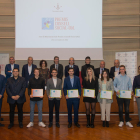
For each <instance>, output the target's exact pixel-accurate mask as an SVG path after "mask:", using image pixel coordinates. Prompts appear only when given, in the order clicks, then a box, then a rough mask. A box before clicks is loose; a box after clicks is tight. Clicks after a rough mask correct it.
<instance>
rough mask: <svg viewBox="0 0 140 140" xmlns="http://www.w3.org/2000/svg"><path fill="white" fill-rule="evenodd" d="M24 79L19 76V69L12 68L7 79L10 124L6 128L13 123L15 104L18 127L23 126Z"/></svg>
mask: <svg viewBox="0 0 140 140" xmlns="http://www.w3.org/2000/svg"><path fill="white" fill-rule="evenodd" d="M25 89H26V81H25V78H23V77H20V76H19V69H17V68H14V69H13V77H11V78H9V79H8V80H7V85H6V92H7V95H8V98H7V102H8V103H9V106H10V124H9V126H8V129H10V128H11V127H13V125H14V111H15V106H16V105H17V108H18V121H19V127H20V128H23V124H22V121H23V104H24V102H26V98H25Z"/></svg>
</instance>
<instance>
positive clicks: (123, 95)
mask: <svg viewBox="0 0 140 140" xmlns="http://www.w3.org/2000/svg"><path fill="white" fill-rule="evenodd" d="M119 98H126V99H131V90H120V95H119Z"/></svg>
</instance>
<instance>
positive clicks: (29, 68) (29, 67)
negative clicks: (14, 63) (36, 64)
mask: <svg viewBox="0 0 140 140" xmlns="http://www.w3.org/2000/svg"><path fill="white" fill-rule="evenodd" d="M31 72H32V65H31V66H29V65H28V73H29V75H30V74H31Z"/></svg>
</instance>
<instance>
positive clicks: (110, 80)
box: [97, 78, 114, 103]
mask: <svg viewBox="0 0 140 140" xmlns="http://www.w3.org/2000/svg"><path fill="white" fill-rule="evenodd" d="M102 83H103V81H101V79H98V84H99V90H100V91H101V90H102ZM106 90H111V91H112V97H113V94H114V85H113V81H112V79H111V78H110V79H109V81H107V82H106ZM97 99H98V102H99V103H102V100H103V99H101V98H100V93H98V96H97ZM112 102H113V98H112V99H111V100H110V99H106V103H112Z"/></svg>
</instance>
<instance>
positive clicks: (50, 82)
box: [47, 78, 62, 100]
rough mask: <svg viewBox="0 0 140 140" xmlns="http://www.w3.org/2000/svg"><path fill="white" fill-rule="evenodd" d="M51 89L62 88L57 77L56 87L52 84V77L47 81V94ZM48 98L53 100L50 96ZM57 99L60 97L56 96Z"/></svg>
mask: <svg viewBox="0 0 140 140" xmlns="http://www.w3.org/2000/svg"><path fill="white" fill-rule="evenodd" d="M51 89H55V90H62V80H61V79H59V78H57V84H56V87H55V86H54V83H53V79H52V78H51V79H49V80H48V81H47V96H49V95H50V90H51ZM48 99H49V100H53V99H52V98H48ZM56 99H57V100H60V98H56Z"/></svg>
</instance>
